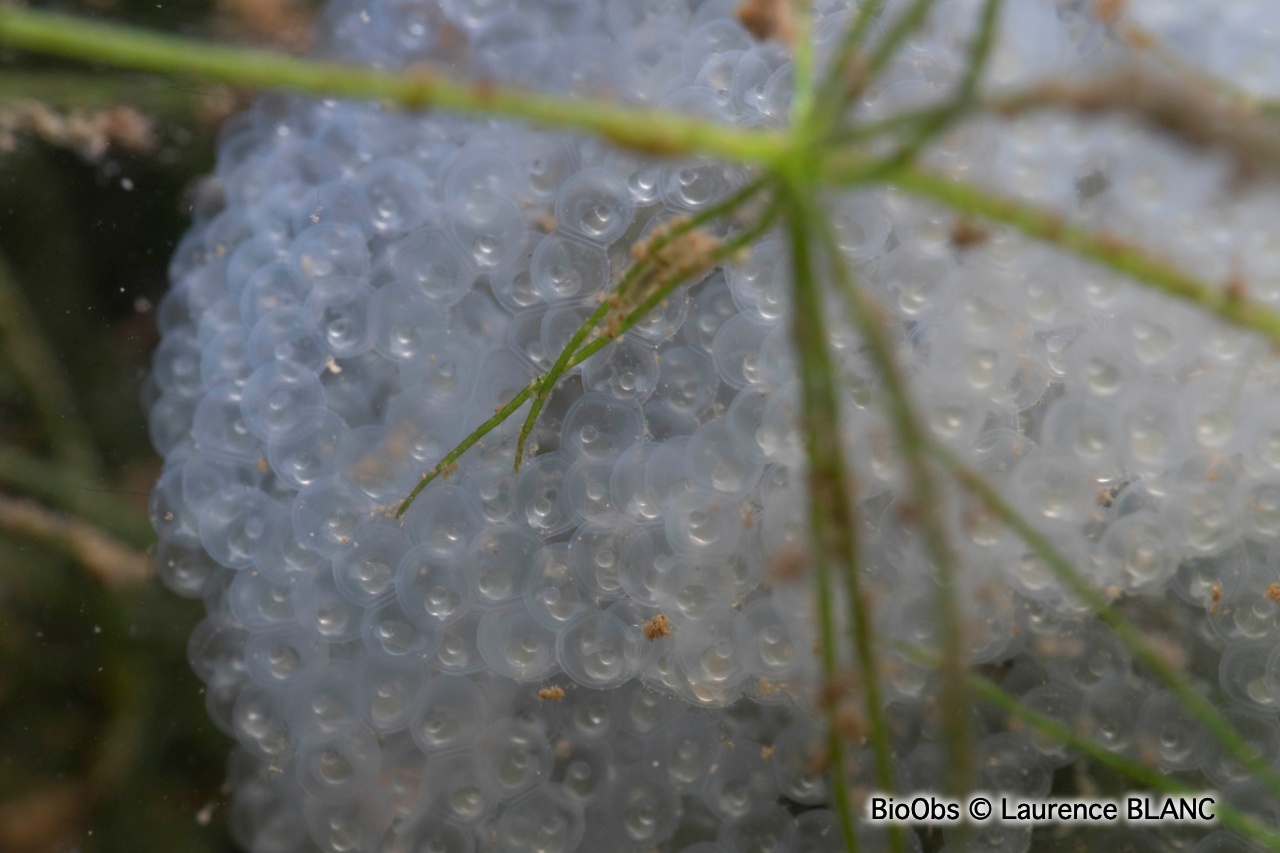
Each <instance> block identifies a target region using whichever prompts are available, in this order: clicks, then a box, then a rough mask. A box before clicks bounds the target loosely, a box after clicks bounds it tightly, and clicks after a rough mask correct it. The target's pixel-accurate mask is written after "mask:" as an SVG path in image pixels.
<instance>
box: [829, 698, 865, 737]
mask: <svg viewBox="0 0 1280 853" xmlns="http://www.w3.org/2000/svg"><path fill="white" fill-rule="evenodd" d="M835 724H836V731H838V732H840V737H842V738H844V739H845V740H847V741H850V742H852V743H861V742H862V740H863V738H864V737H865V735H866V726H865V725H864V724H863V722H862V715H861V714H859V713H858V711H857V709H855V708H854V707H853V706H852V705H850V704H849V703H847V702H841V703H840V706H839V707H838V708H836V713H835Z"/></svg>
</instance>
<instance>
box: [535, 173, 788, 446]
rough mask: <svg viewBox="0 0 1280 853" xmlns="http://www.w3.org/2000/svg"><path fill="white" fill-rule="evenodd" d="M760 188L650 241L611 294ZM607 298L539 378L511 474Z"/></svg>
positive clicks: (628, 287)
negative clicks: (643, 255) (674, 243)
mask: <svg viewBox="0 0 1280 853" xmlns="http://www.w3.org/2000/svg"><path fill="white" fill-rule="evenodd" d="M764 185H765V181H764V179H757V180H754V181H752V182H751V183H749V184H748V185H747V186H745V187H743V188H742V189H741V190H739V191H738V192H736V193H734V194H733V195H731V196H729V197H728V198H726V199H725V200H724V201H722V202H718V203H717V204H715V205H712V206H711V207H709V208H707V209H706V210H704V211H701V212H700V213H698V214H697V215H696V216H693V217H691V218H689V219H687V220H685V221H684V222H681V223H679V224H678V225H676V226H675V227H673V228H672V229H671V230H670V231H668V232H666V233H663V234H659V235H657V236H656V237H655V239H654V241H653V245H652V246H651V247H650V252H649V256H648V257H646V258H643V259H640V260H637V261H636V262H635V263H633V264H632V265H631V266H629V267H628V268H627V270H626V272H625V273H623V276H622V279H621V280H620V281H619V282H618V286H617V287H616V288H614V290H613V291H612V293H613V294H618V295H619V297H625V296H626V295H628V294H630V293H631V291H632V289H633V287H634V286H635V285H636V284H637V283H638V282H640V283H642V281H641V280H642V279H643V278H644V277H645V276H648V275H650V274H652V273H654V272H656V271H657V258H658V257H659V254H658V253H659V252H661V251H662V250H663V249H664V248H666V247H667V246H668V245H669V244H670V243H671V242H672V241H673V240H676V239H679V238H680V237H683V236H684V235H686V234H688V233H690V232H691V231H693V230H694V229H696V228H699V227H701V226H702V225H705V224H707V223H708V222H711V221H712V220H714V219H716V218H718V217H720V216H724V215H727V214H728V213H730V212H732V211H733V210H735V209H737V207H739V206H740V205H743V204H746V202H747V201H749V200H750V199H751V197H752V196H754V195H755V194H756V193H757V192H759V191H760V190H761V188H763V187H764ZM610 295H611V294H606V296H605V299H604V300H603V301H601V303H600V304H599V305H598V306H596V309H595V310H594V311H592V312H591V314H590V315H589V316H588V317H587V319H586V320H584V321H582V324H581V325H580V326H578V328H577V330H575V331H574V333H573V336H572V337H570V338H569V342H568V343H567V344H565V346H564V348H563V349H562V350H561V351H560V355H559V356H558V357H557V358H556V361H555V363H554V364H553V365H552V366H551V369H550V370H548V371H547V372H546V373H545V374H543V375H542V378H541V379H539V380H538V388H537V392H536V395H535V397H534V400H533V405H532V406H531V407H530V408H529V414H528V416H527V417H526V418H525V421H524V425H523V426H522V427H521V428H520V436H519V438H518V439H517V440H516V455H515V464H514V470H516V471H519V470H520V465H521V464H522V463H523V461H524V448H525V444H526V442H527V441H528V439H529V435H530V434H531V433H532V432H533V428H534V426H535V425H536V424H537V422H538V415H540V414H542V408H543V406H544V405H545V404H546V402H547V398H549V397H550V396H551V391H552V390H553V389H554V388H555V385H556V383H557V382H559V381H560V377H561V376H563V375H564V373H565V371H566V370H568V369H569V367H568V362H569V358H570V356H572V355H573V354H574V353H575V352H577V350H578V348H579V347H580V346H582V342H583V341H585V340H586V339H587V336H588V335H590V334H591V332H592V331H594V330H595V329H596V328H597V327H598V326H599V325H600V323H601V322H603V320H604V318H605V316H606V315H607V314H608V313H609V312H610V311H611V310H614V307H615V306H614V303H613V302H611V301H610V299H609V296H610Z"/></svg>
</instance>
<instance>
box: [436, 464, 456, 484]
mask: <svg viewBox="0 0 1280 853" xmlns="http://www.w3.org/2000/svg"><path fill="white" fill-rule="evenodd" d="M457 470H458V463H457V462H450V463H449V464H448V465H445V466H444V467H443V468H441V469H440V479H441V480H447V479H449V477H451V476H452V475H453V474H455V473H457Z"/></svg>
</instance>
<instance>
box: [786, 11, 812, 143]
mask: <svg viewBox="0 0 1280 853" xmlns="http://www.w3.org/2000/svg"><path fill="white" fill-rule="evenodd" d="M783 2H790V3H792V10H793V12H792V14H793V18H794V21H795V27H794V30H795V32H794V36H793V38H794V41H793V43H792V48H791V62H792V68H793V69H795V93H794V97H793V98H792V106H791V115H792V124H793V125H798V124H800V123H801V122H802V121H803V120H804V117H805V116H807V115H808V114H809V110H810V109H812V105H813V96H814V78H813V74H814V68H813V0H783Z"/></svg>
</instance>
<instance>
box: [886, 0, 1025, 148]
mask: <svg viewBox="0 0 1280 853" xmlns="http://www.w3.org/2000/svg"><path fill="white" fill-rule="evenodd" d="M1003 5H1004V0H986V2H985V3H984V4H983V6H982V17H981V18H980V19H979V21H978V31H977V33H976V34H975V35H974V37H973V42H972V44H970V46H969V60H968V62H966V63H965V71H964V77H963V78H961V80H960V87H959V89H958V90H957V91H956V94H955V96H954V97H953V98H952V99H951V101H950V103H948V104H947V105H946V106H944V107H943V108H942V109H939V110H936V111H933V112H931V113H930V114H929V115H928V116H927V118H925V119H924V120H923V121H921V122H920V123H919V124H918V125H917V126H916V128H915V132H914V133H913V134H912V136H911V138H910V139H909V140H907V142H905V143H904V144H903V145H902V146H901V147H900V148H899V149H898V150H897V151H896V152H894V153H893V154H891V155H890V156H889V157H888V158H887V161H886V166H887V167H888V168H890V169H896V168H898V167H900V166H903V165H905V164H907V163H910V162H911V161H912V160H914V159H915V158H916V156H917V155H918V154H919V153H920V152H921V151H922V150H923V149H924V147H925V146H926V145H928V144H929V143H930V142H932V141H933V140H934V139H936V138H937V137H938V136H939V135H940V134H941V133H943V132H944V131H945V130H946V129H947V128H949V127H951V125H952V124H953V123H954V122H955V121H956V120H957V119H959V118H960V117H961V116H963V115H964V114H965V113H967V112H969V111H970V110H971V109H973V105H974V104H975V103H976V102H977V100H978V86H979V85H980V84H981V82H982V73H983V72H984V71H985V70H986V68H987V61H988V60H989V59H990V58H991V48H992V47H994V46H995V41H996V35H997V29H998V28H997V23H998V21H999V19H1000V9H1001V8H1002V7H1003Z"/></svg>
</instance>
